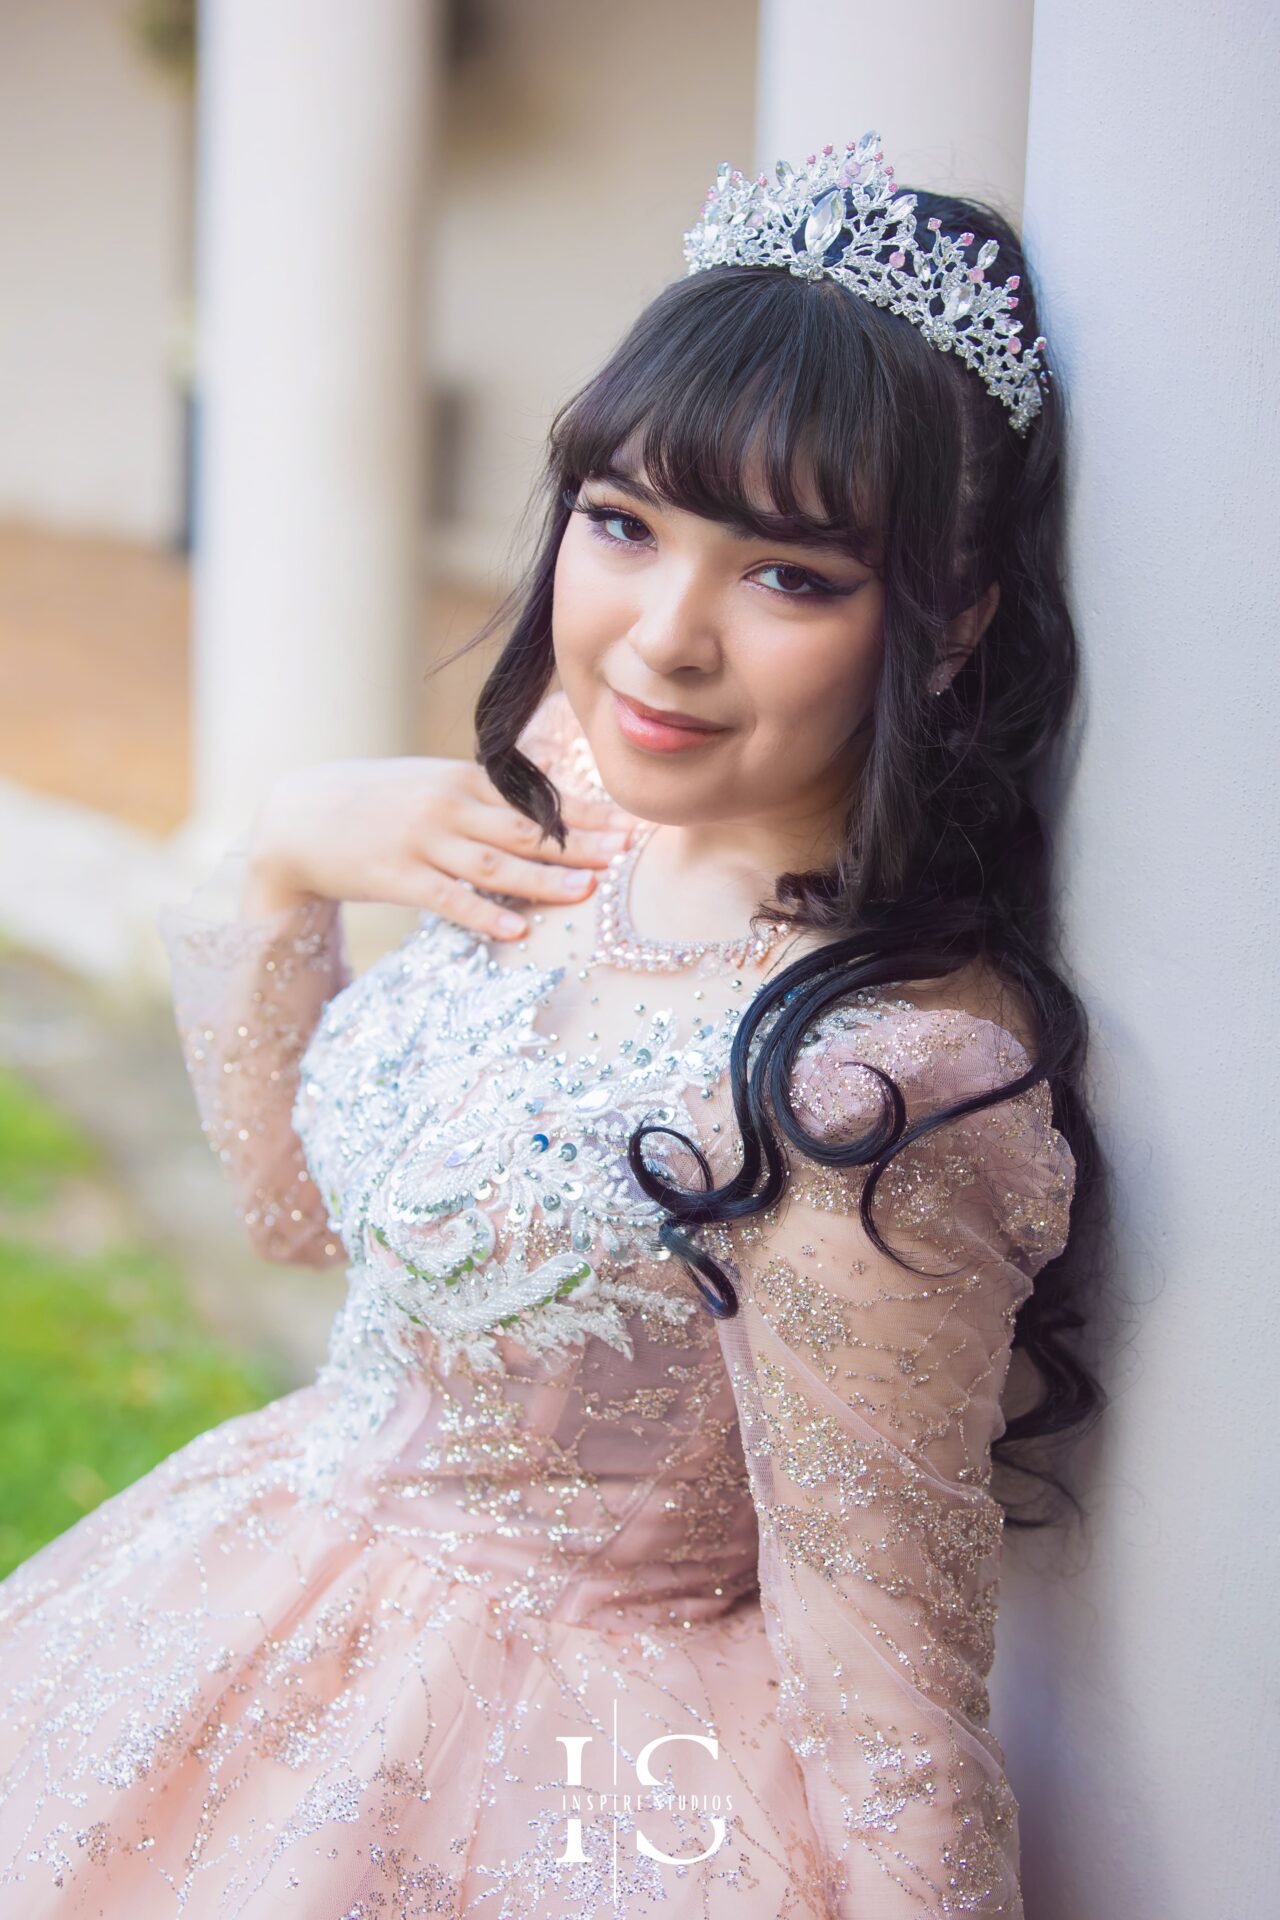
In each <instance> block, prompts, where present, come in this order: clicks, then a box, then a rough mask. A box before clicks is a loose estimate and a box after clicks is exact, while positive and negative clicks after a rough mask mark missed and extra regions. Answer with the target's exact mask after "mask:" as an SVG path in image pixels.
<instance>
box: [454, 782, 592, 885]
mask: <svg viewBox="0 0 1280 1920" xmlns="http://www.w3.org/2000/svg"><path fill="white" fill-rule="evenodd" d="M456 832H457V833H458V834H459V835H463V836H466V837H467V838H469V839H472V840H475V841H477V842H478V843H479V844H480V845H482V846H493V847H497V848H499V849H500V850H501V851H502V852H504V853H511V854H515V855H517V856H518V857H521V858H523V859H525V860H543V861H545V862H546V863H547V864H548V865H550V866H570V867H604V866H607V865H608V864H609V862H610V860H612V859H613V858H614V857H615V856H616V855H617V854H619V853H621V851H622V849H623V847H625V846H626V844H627V839H626V835H625V834H622V833H619V832H617V831H616V830H609V831H607V832H601V831H599V830H598V829H593V828H589V827H573V826H571V827H569V828H568V831H567V833H566V835H565V843H564V846H563V847H561V846H560V845H559V844H558V843H557V841H555V840H554V839H553V838H552V836H551V835H550V834H549V833H548V834H544V833H543V831H542V829H541V828H540V827H539V825H538V823H537V821H536V820H530V819H529V818H528V817H527V815H525V814H523V813H518V812H517V811H516V809H515V808H514V807H509V806H507V805H506V803H505V801H504V802H502V803H501V804H499V805H498V806H496V807H485V806H479V805H477V804H475V803H474V802H471V803H464V804H463V805H461V806H460V807H459V808H458V812H457V819H456ZM436 851H437V849H436V848H435V847H433V848H432V849H431V854H430V855H429V856H428V857H434V855H435V853H436ZM444 864H445V865H446V866H448V867H450V868H452V861H445V863H444ZM465 872H466V874H467V877H468V879H470V878H472V869H471V868H470V867H469V866H468V867H467V868H466V869H465Z"/></svg>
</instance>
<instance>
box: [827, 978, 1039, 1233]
mask: <svg viewBox="0 0 1280 1920" xmlns="http://www.w3.org/2000/svg"><path fill="white" fill-rule="evenodd" d="M1034 1048H1035V1036H1034V1032H1033V1023H1032V1020H1031V1017H1030V1014H1029V1010H1028V1008H1027V1007H1026V1005H1025V1003H1024V1002H1023V1001H1022V999H1021V997H1020V996H1019V995H1017V994H1015V993H1014V992H1013V990H1012V989H1011V988H1009V987H1008V986H1006V985H1005V984H1004V983H1003V982H1002V981H1000V980H998V979H997V978H996V977H995V976H994V975H993V974H992V973H991V972H989V971H987V972H983V971H981V970H979V969H977V968H974V969H966V970H965V972H964V973H963V974H955V975H952V976H950V977H949V978H948V979H946V980H943V981H910V982H903V983H901V985H900V986H896V987H893V988H888V989H876V990H872V991H868V992H865V993H860V994H854V995H852V996H850V998H849V999H848V1000H847V1001H846V1002H844V1003H841V1004H840V1005H838V1006H836V1007H833V1008H831V1009H830V1010H828V1011H827V1012H826V1013H824V1014H822V1015H820V1016H819V1017H818V1018H817V1019H816V1020H815V1021H814V1022H813V1023H812V1025H811V1026H810V1027H809V1028H808V1029H807V1030H806V1032H805V1034H804V1036H803V1038H802V1042H801V1045H800V1047H799V1050H798V1052H797V1055H796V1059H795V1063H794V1067H793V1070H792V1074H791V1080H790V1094H791V1104H792V1108H793V1111H794V1112H795V1115H796V1118H797V1120H798V1121H799V1122H800V1124H801V1126H802V1127H803V1128H804V1129H805V1131H806V1132H807V1133H809V1134H811V1135H812V1136H813V1137H814V1138H816V1139H818V1140H820V1141H823V1142H825V1143H830V1144H837V1143H839V1142H842V1141H846V1140H849V1139H852V1138H855V1137H858V1136H860V1135H864V1134H865V1133H866V1132H867V1130H868V1129H869V1128H870V1127H872V1126H874V1125H876V1124H877V1123H879V1122H881V1121H882V1120H883V1118H884V1116H885V1114H886V1113H887V1111H888V1107H887V1106H886V1101H888V1100H891V1099H893V1098H894V1096H893V1095H892V1094H891V1093H890V1092H889V1090H888V1088H887V1086H886V1079H887V1080H889V1081H892V1083H893V1085H894V1087H896V1089H897V1090H898V1094H899V1095H900V1096H901V1100H902V1107H903V1121H904V1124H905V1126H906V1127H913V1126H915V1125H916V1124H917V1123H918V1122H920V1121H924V1120H927V1119H929V1118H930V1117H932V1116H933V1115H935V1114H938V1113H942V1112H945V1111H947V1110H948V1109H951V1108H954V1107H957V1106H960V1105H962V1104H963V1103H965V1102H967V1101H970V1100H972V1099H973V1098H975V1096H981V1095H986V1094H990V1093H992V1092H993V1091H996V1090H998V1089H1000V1088H1002V1087H1006V1086H1008V1085H1010V1084H1011V1083H1012V1082H1014V1081H1016V1080H1019V1079H1021V1078H1022V1077H1023V1076H1025V1075H1026V1074H1027V1073H1028V1072H1029V1071H1030V1070H1031V1069H1032V1067H1033V1064H1034ZM793 1164H794V1161H793ZM890 1164H891V1167H892V1166H893V1164H894V1163H892V1162H891V1163H890ZM897 1165H898V1170H897V1171H896V1172H895V1173H894V1174H893V1176H892V1178H891V1179H890V1180H889V1191H890V1192H891V1193H894V1194H896V1195H897V1196H898V1198H899V1199H900V1200H901V1201H902V1203H903V1204H904V1205H906V1206H907V1208H908V1212H911V1211H912V1210H913V1209H917V1210H918V1209H919V1208H920V1207H922V1206H923V1204H924V1200H925V1196H926V1195H927V1194H931V1195H933V1198H934V1199H935V1200H937V1199H938V1198H939V1196H940V1194H941V1192H942V1190H943V1188H944V1187H945V1189H946V1191H947V1193H948V1194H950V1196H951V1201H952V1202H953V1203H954V1201H955V1200H956V1199H957V1198H958V1197H959V1196H960V1195H961V1194H962V1193H966V1192H967V1193H969V1194H970V1195H972V1194H973V1193H975V1192H976V1191H979V1190H981V1191H982V1192H984V1193H985V1195H986V1198H987V1200H988V1202H989V1203H994V1210H995V1213H996V1215H997V1216H998V1218H999V1220H1000V1222H1001V1224H1002V1225H1003V1226H1004V1227H1005V1228H1006V1229H1008V1230H1009V1232H1010V1234H1011V1237H1013V1238H1015V1239H1016V1240H1018V1241H1019V1242H1020V1243H1021V1244H1022V1245H1023V1247H1024V1248H1025V1249H1026V1250H1027V1251H1028V1252H1031V1253H1033V1254H1037V1255H1039V1256H1040V1258H1041V1259H1048V1258H1050V1257H1052V1255H1053V1254H1054V1253H1056V1252H1058V1251H1060V1250H1061V1248H1062V1246H1064V1245H1065V1243H1066V1233H1067V1221H1068V1213H1069V1209H1070V1204H1071V1200H1072V1197H1073V1194H1074V1188H1075V1171H1076V1168H1075V1158H1074V1155H1073V1154H1072V1151H1071V1148H1070V1145H1069V1144H1068V1142H1067V1140H1066V1138H1065V1136H1064V1135H1063V1134H1062V1133H1061V1132H1060V1131H1059V1130H1058V1128H1057V1127H1056V1126H1055V1125H1054V1114H1053V1100H1052V1093H1051V1089H1050V1087H1049V1084H1048V1082H1047V1080H1044V1079H1038V1080H1034V1081H1032V1082H1031V1084H1030V1085H1029V1086H1027V1087H1024V1088H1023V1089H1022V1090H1021V1091H1020V1092H1017V1093H1014V1094H1011V1095H1009V1096H1007V1097H1006V1098H1004V1099H1001V1100H996V1101H995V1102H993V1103H992V1104H990V1105H988V1106H983V1107H979V1108H977V1109H975V1110H973V1111H971V1112H967V1113H961V1114H958V1115H956V1116H955V1117H954V1118H951V1119H948V1120H946V1121H945V1122H943V1123H942V1124H941V1125H939V1126H937V1127H935V1128H933V1129H930V1130H929V1131H927V1132H926V1133H924V1134H922V1135H920V1136H919V1137H918V1138H917V1139H916V1140H914V1141H911V1142H909V1143H908V1144H907V1145H906V1146H905V1147H904V1148H902V1149H900V1151H899V1154H898V1156H897ZM851 1171H854V1172H856V1173H857V1174H859V1175H860V1173H861V1169H858V1170H851ZM917 1224H919V1222H917Z"/></svg>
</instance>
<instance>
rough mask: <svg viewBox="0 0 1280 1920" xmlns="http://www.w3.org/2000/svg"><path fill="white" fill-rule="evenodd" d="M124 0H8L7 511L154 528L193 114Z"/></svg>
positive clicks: (0, 411)
mask: <svg viewBox="0 0 1280 1920" xmlns="http://www.w3.org/2000/svg"><path fill="white" fill-rule="evenodd" d="M130 8H131V0H55V3H54V4H51V3H50V0H4V3H3V5H0V289H2V291H0V514H4V515H12V516H15V517H21V518H29V519H34V520H40V521H44V522H47V523H49V524H52V525H64V526H72V527H77V528H84V529H88V530H92V531H101V532H115V533H126V534H135V535H137V536H139V537H140V538H143V539H157V540H162V539H165V538H167V537H169V536H170V535H171V534H172V532H173V531H174V529H175V525H176V522H177V516H178V506H179V479H178V472H179V460H180V438H179V432H180V420H179V411H178V403H177V401H176V399H175V397H174V394H173V389H172V383H171V379H170V375H169V371H168V361H169V351H170V338H171V330H172V327H173V322H174V318H175V306H174V301H175V297H176V296H177V295H178V294H179V293H180V291H181V264H182V260H183V248H184V222H185V219H186V213H185V208H184V197H185V194H186V178H185V166H184V143H185V138H186V116H185V113H184V109H183V105H182V102H181V100H180V98H179V96H177V95H176V94H175V93H174V92H173V91H171V90H170V89H168V88H166V87H165V86H163V85H162V84H161V83H160V82H159V81H158V80H156V79H155V78H153V77H152V73H151V70H150V69H149V68H148V67H146V66H145V65H144V64H143V61H142V59H141V57H140V55H139V54H138V53H137V52H136V51H135V49H134V46H133V43H132V41H131V39H130V37H129V34H128V30H127V26H126V18H127V15H128V14H129V12H130Z"/></svg>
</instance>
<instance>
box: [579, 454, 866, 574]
mask: <svg viewBox="0 0 1280 1920" xmlns="http://www.w3.org/2000/svg"><path fill="white" fill-rule="evenodd" d="M582 477H583V480H584V481H586V482H588V483H589V482H590V481H593V480H597V481H602V482H603V481H610V482H612V483H613V485H614V486H618V487H622V488H624V489H625V490H626V492H628V493H630V494H633V495H634V496H635V498H636V499H637V500H642V501H643V502H644V503H645V505H646V506H649V507H656V508H657V509H658V510H659V512H661V511H663V510H664V509H666V508H667V507H669V506H670V505H671V504H672V503H671V502H670V501H668V500H664V499H663V498H662V495H661V494H660V493H658V492H656V491H655V489H654V488H653V487H651V486H649V485H648V483H647V482H646V481H644V480H641V479H640V478H639V477H638V476H637V475H635V474H633V473H628V472H627V470H626V468H625V467H621V466H618V465H617V464H616V463H615V462H613V461H608V462H606V464H605V465H604V466H601V467H597V468H595V470H594V471H593V472H591V473H587V474H584V475H583V476H582ZM716 522H717V525H720V526H723V527H725V528H726V529H727V530H728V532H729V534H730V536H731V537H732V538H733V539H734V540H741V541H743V542H744V543H745V542H746V541H749V540H781V541H782V542H783V544H784V545H786V546H792V547H820V548H822V549H823V550H824V551H830V552H834V553H839V554H842V555H843V556H844V557H845V559H847V560H858V555H857V554H856V553H854V552H853V551H852V550H851V548H850V545H849V536H848V531H847V529H846V528H844V527H840V526H833V527H817V526H814V525H813V523H812V522H811V521H808V520H804V519H801V518H799V517H798V516H797V515H795V514H785V513H783V514H774V515H773V516H772V524H769V523H768V522H767V521H766V520H765V519H763V518H761V519H758V520H757V519H752V518H751V516H750V515H749V514H746V513H742V512H739V513H736V514H735V513H730V514H727V515H725V516H724V517H723V518H721V517H720V516H719V515H717V516H716ZM865 564H866V562H865V561H859V565H865Z"/></svg>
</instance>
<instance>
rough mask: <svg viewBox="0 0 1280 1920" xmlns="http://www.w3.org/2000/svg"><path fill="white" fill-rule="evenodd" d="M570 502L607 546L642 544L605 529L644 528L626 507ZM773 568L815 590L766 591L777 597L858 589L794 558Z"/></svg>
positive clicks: (818, 596)
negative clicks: (616, 525)
mask: <svg viewBox="0 0 1280 1920" xmlns="http://www.w3.org/2000/svg"><path fill="white" fill-rule="evenodd" d="M569 505H570V508H571V510H572V512H574V513H581V514H584V515H585V516H586V518H587V520H588V521H589V522H590V525H591V532H592V535H593V537H594V538H595V539H597V540H599V541H601V542H603V544H604V545H605V546H608V547H635V546H638V544H639V542H638V541H635V540H619V539H618V537H617V535H616V534H612V533H606V532H605V530H604V523H605V521H606V520H630V521H631V522H632V524H633V525H634V526H637V527H644V521H643V520H641V519H640V518H639V517H638V516H637V515H636V514H634V513H629V512H628V511H627V509H626V508H625V507H613V506H610V505H609V504H608V503H607V502H605V501H600V502H595V501H593V502H592V503H591V504H590V505H589V506H587V505H579V504H577V503H576V502H573V501H570V502H569ZM648 531H649V529H648V528H647V527H645V532H646V533H647V532H648ZM773 568H780V569H783V570H785V571H786V572H787V573H798V574H801V575H803V577H804V579H805V580H806V581H807V582H808V584H809V585H810V587H812V589H813V591H812V592H810V593H788V592H787V591H786V590H785V589H784V588H782V587H766V588H765V589H764V591H765V592H766V593H771V594H772V595H773V596H774V598H775V600H843V599H847V598H848V596H849V595H850V594H851V593H856V592H857V590H858V589H857V587H837V586H834V585H833V584H832V582H831V581H830V580H825V579H824V578H823V577H822V575H821V574H820V573H811V572H810V571H809V569H808V568H807V567H801V566H798V565H796V564H795V563H794V562H793V561H790V560H775V561H773V562H772V563H771V567H765V568H764V572H766V573H768V572H770V571H771V570H772V569H773Z"/></svg>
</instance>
